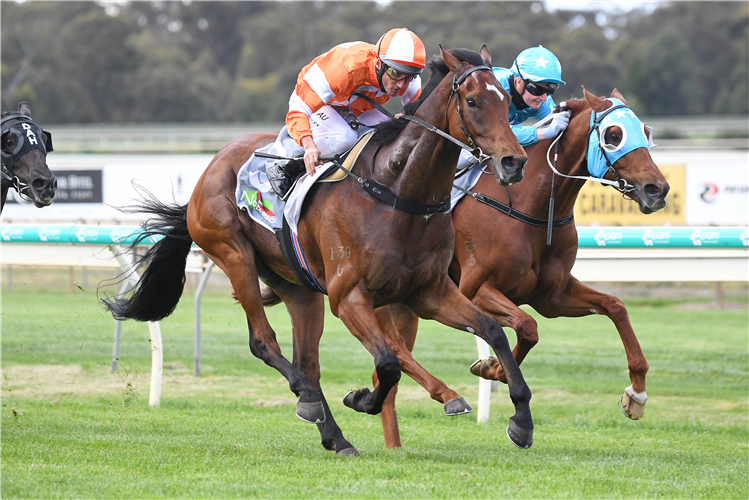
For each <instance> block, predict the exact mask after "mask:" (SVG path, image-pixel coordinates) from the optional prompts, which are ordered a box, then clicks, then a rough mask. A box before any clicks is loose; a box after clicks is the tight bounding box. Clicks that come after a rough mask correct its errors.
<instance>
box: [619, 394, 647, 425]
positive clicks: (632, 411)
mask: <svg viewBox="0 0 749 500" xmlns="http://www.w3.org/2000/svg"><path fill="white" fill-rule="evenodd" d="M619 408H621V409H622V413H624V414H625V415H626V416H627V418H629V419H631V420H640V419H641V418H642V415H643V413H645V403H638V402H637V401H635V400H634V398H632V397H631V396H630V395H629V394H627V393H626V392H625V393H624V395H623V396H622V398H621V399H620V400H619Z"/></svg>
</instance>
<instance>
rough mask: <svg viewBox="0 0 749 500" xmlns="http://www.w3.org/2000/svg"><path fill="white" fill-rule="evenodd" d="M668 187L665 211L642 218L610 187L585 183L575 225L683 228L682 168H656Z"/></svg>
mask: <svg viewBox="0 0 749 500" xmlns="http://www.w3.org/2000/svg"><path fill="white" fill-rule="evenodd" d="M659 168H660V170H661V172H662V173H663V176H664V177H665V178H666V180H667V181H668V183H669V185H670V186H671V190H670V191H669V192H668V196H667V197H666V202H667V204H666V207H665V208H663V209H662V210H659V211H658V212H655V213H652V214H649V215H645V214H643V213H642V212H640V208H639V206H638V204H637V202H635V201H632V200H628V199H625V198H624V197H623V196H622V194H621V193H620V192H619V191H617V190H616V189H615V188H613V187H611V186H604V185H603V184H598V183H595V182H590V181H588V182H586V183H585V185H584V186H583V188H582V189H581V190H580V194H579V195H578V197H577V204H576V205H575V224H577V225H578V226H589V225H601V226H603V225H619V226H658V225H673V226H683V225H684V224H685V223H687V222H686V211H685V209H684V208H685V207H684V199H685V196H686V168H685V165H683V164H682V165H659Z"/></svg>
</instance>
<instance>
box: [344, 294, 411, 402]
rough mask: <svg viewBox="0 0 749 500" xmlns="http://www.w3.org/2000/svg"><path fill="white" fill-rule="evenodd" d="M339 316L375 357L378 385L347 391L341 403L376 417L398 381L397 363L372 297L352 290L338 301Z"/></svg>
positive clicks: (399, 370) (399, 369) (399, 372)
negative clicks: (379, 320)
mask: <svg viewBox="0 0 749 500" xmlns="http://www.w3.org/2000/svg"><path fill="white" fill-rule="evenodd" d="M338 315H339V317H340V318H341V321H343V324H345V325H346V327H347V328H348V330H349V331H350V332H351V333H352V334H353V335H354V337H356V338H357V339H358V340H359V342H361V343H362V345H363V346H364V347H365V348H366V349H367V350H368V351H369V353H370V354H372V356H374V360H375V373H376V375H377V379H378V380H379V385H378V386H377V387H375V388H374V390H372V391H370V390H369V389H368V388H366V387H363V388H361V389H358V390H356V391H351V392H349V393H348V394H346V397H345V398H344V399H343V404H345V405H346V406H348V407H349V408H352V409H354V410H356V411H359V412H363V413H369V414H370V415H377V414H378V413H380V412H381V411H382V404H383V402H384V401H385V398H386V397H387V395H388V393H389V392H390V390H391V389H392V388H393V387H394V386H395V385H396V384H397V383H398V381H399V380H400V376H401V367H400V362H399V361H398V357H397V356H396V355H395V353H394V352H393V350H392V348H391V347H390V346H389V345H388V342H387V340H386V339H385V335H384V334H383V332H382V330H381V328H380V325H379V323H378V321H377V317H376V316H375V312H374V307H373V304H372V299H371V297H369V296H367V295H366V294H363V293H361V292H360V291H359V290H357V289H353V290H351V291H350V292H349V293H348V294H347V295H346V296H345V297H344V298H342V299H340V300H339V304H338Z"/></svg>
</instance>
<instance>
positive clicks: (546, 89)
mask: <svg viewBox="0 0 749 500" xmlns="http://www.w3.org/2000/svg"><path fill="white" fill-rule="evenodd" d="M523 81H524V82H525V90H527V91H528V93H529V94H530V95H533V96H536V97H539V96H542V95H544V94H546V95H551V94H553V93H554V92H555V91H556V90H557V89H558V88H559V84H558V83H550V82H549V83H548V85H539V84H538V83H536V82H533V81H531V80H523Z"/></svg>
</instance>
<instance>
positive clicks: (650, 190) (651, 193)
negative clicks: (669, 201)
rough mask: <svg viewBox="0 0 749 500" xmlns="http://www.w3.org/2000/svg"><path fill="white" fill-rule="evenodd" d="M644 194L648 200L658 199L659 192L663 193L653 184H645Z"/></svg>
mask: <svg viewBox="0 0 749 500" xmlns="http://www.w3.org/2000/svg"><path fill="white" fill-rule="evenodd" d="M644 189H645V194H646V195H647V196H648V197H649V198H658V197H660V195H661V192H662V191H663V190H662V189H661V188H660V186H657V185H655V184H645V188H644Z"/></svg>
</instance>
